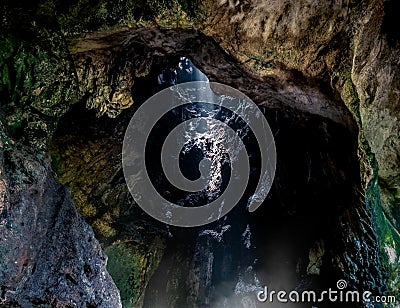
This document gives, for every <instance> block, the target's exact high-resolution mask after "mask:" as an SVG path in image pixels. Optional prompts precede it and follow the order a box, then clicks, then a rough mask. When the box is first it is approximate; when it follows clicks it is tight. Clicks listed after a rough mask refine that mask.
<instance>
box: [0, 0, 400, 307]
mask: <svg viewBox="0 0 400 308" xmlns="http://www.w3.org/2000/svg"><path fill="white" fill-rule="evenodd" d="M39 2H40V1H39ZM39 2H38V3H36V2H35V3H33V4H31V5H23V4H21V5H17V4H12V3H6V4H4V5H3V6H4V7H3V8H4V9H3V11H2V13H1V14H2V19H1V24H2V26H3V27H2V32H1V35H2V36H1V41H2V45H0V50H1V54H0V72H1V76H2V77H3V78H1V80H0V102H1V106H0V107H1V108H0V137H1V151H0V154H1V155H0V234H2V238H1V239H0V305H1V306H4V307H106V308H107V307H127V308H131V307H132V308H133V307H135V308H136V307H144V308H147V307H149V308H158V307H176V308H180V307H182V308H183V307H193V308H194V307H202V308H206V307H210V308H214V307H216V308H217V307H238V308H240V307H243V308H247V307H254V308H255V307H302V308H303V307H304V308H306V307H313V308H314V307H317V308H321V307H322V308H324V307H344V308H347V307H349V308H356V307H360V308H364V307H365V308H370V307H371V308H372V307H378V308H381V307H382V308H383V307H394V308H395V307H397V306H396V304H397V303H398V302H395V300H396V297H399V298H400V295H399V294H398V290H399V279H398V277H399V268H400V267H399V265H398V264H399V263H400V261H399V260H400V259H399V257H398V256H399V253H398V251H400V235H399V233H398V230H399V228H398V226H399V221H400V219H399V215H398V213H399V210H398V200H399V198H398V195H399V193H398V192H399V189H398V187H399V185H398V183H399V181H398V179H399V173H398V171H399V170H400V169H399V166H400V163H399V161H400V159H399V155H398V144H399V143H398V140H399V138H398V128H399V127H400V125H398V123H397V121H398V119H400V117H397V115H398V111H399V109H398V90H397V89H398V85H399V80H398V76H400V75H399V74H398V67H397V66H396V63H397V62H396V61H398V50H399V48H398V44H399V42H398V37H397V36H396V35H395V34H393V33H394V32H393V30H392V28H394V27H393V25H394V24H395V23H396V21H395V20H394V18H393V14H392V13H391V12H389V11H388V10H389V9H390V8H391V7H394V6H395V5H394V4H393V3H392V1H387V2H385V4H384V5H383V4H382V5H376V4H377V3H378V2H379V1H373V0H371V1H366V2H365V3H361V4H355V3H341V4H338V3H337V4H335V5H328V4H324V3H322V4H320V5H317V4H316V3H311V2H310V3H305V2H304V1H300V2H301V3H300V2H299V3H298V4H295V3H289V2H288V1H284V0H282V1H281V2H276V3H269V2H268V1H265V3H261V2H260V3H258V2H254V3H250V2H249V1H237V3H234V2H233V1H219V2H218V3H214V2H212V1H205V2H204V3H200V2H198V1H193V2H186V1H180V0H176V1H175V0H174V1H159V2H153V1H150V0H146V1H142V2H137V3H135V4H132V3H130V1H127V2H126V3H125V2H123V1H122V2H118V3H116V4H115V5H114V4H113V3H111V2H109V1H107V0H96V1H89V2H88V3H86V2H85V1H80V0H79V1H75V2H73V3H66V2H65V1H47V2H46V3H42V2H40V3H39ZM303 2H304V3H303ZM0 7H1V6H0ZM375 72H377V73H375ZM193 81H197V82H204V84H207V87H208V85H210V89H211V91H214V92H213V95H214V96H216V97H218V95H220V94H218V91H219V90H220V88H218V86H217V83H218V84H223V85H226V86H229V87H231V88H232V89H235V91H238V92H239V91H240V93H242V94H243V95H244V96H245V97H246V99H247V98H248V99H249V100H251V101H252V102H254V103H255V104H256V105H257V107H256V110H253V112H254V113H256V114H257V115H259V116H262V117H263V118H264V117H265V119H266V120H267V122H268V125H269V129H270V131H271V134H272V136H273V140H274V141H273V142H274V147H275V150H276V166H275V167H274V177H273V182H272V183H271V186H270V187H268V189H267V190H268V194H267V195H266V198H265V200H264V201H263V202H262V204H261V206H259V208H257V209H256V210H255V211H250V210H249V209H250V206H249V204H250V202H251V200H253V199H252V198H255V196H256V191H257V189H258V186H257V184H258V181H259V179H260V178H262V172H261V169H262V168H261V167H262V155H261V152H262V151H263V150H264V149H265V148H263V147H266V145H265V144H260V143H259V144H257V140H256V139H257V138H256V136H255V133H254V132H252V131H251V130H249V125H247V124H246V121H245V120H244V119H243V118H240V117H236V116H234V115H232V114H231V113H232V112H231V111H230V110H229V109H227V108H225V109H224V108H222V107H221V108H218V107H215V106H213V107H211V104H208V103H206V102H195V103H193V104H192V103H191V104H186V105H182V106H180V107H179V108H176V109H174V110H173V111H171V112H168V113H166V114H165V115H164V116H163V118H161V119H160V121H159V122H158V123H157V125H154V127H153V128H152V130H151V134H149V136H150V142H149V144H147V145H146V154H145V156H143V160H145V166H146V170H147V172H148V173H149V175H150V177H151V181H152V184H153V185H154V187H156V188H157V192H158V193H159V194H160V195H161V196H162V197H163V198H165V199H166V200H168V202H172V203H176V204H179V205H183V206H184V207H199V206H200V205H203V204H206V203H208V202H212V201H214V200H215V199H217V198H218V196H219V195H222V194H223V193H224V191H225V190H227V189H228V188H229V185H228V184H229V180H230V179H231V178H232V174H234V172H233V169H232V166H233V162H234V159H235V157H233V160H232V157H230V156H229V155H230V154H229V153H228V154H227V153H225V152H223V151H222V152H212V151H215V149H216V148H218V147H216V146H215V144H216V143H215V142H216V141H215V140H216V139H218V134H220V133H221V131H220V130H218V129H217V128H213V129H209V130H208V131H207V129H205V128H204V127H207V125H208V124H207V123H208V122H207V121H208V119H217V120H218V121H220V122H226V123H228V124H229V125H230V126H231V128H232V129H233V131H234V132H235V133H237V134H238V135H240V139H241V140H242V142H243V144H244V147H245V148H246V151H247V154H248V157H249V164H250V169H249V174H248V176H249V179H248V183H247V185H248V186H247V187H246V189H245V191H244V194H243V196H242V197H241V198H240V201H239V202H238V204H237V205H236V206H235V207H233V209H232V210H229V211H228V212H227V214H226V215H222V216H221V217H219V216H218V219H215V220H213V221H212V222H211V223H208V224H205V225H201V226H193V227H182V226H177V225H174V224H168V223H165V221H160V220H159V219H156V218H154V217H152V216H151V215H149V214H148V213H147V212H146V211H145V210H144V209H143V208H141V206H139V204H138V202H137V200H136V199H135V196H133V194H132V190H131V189H132V188H131V186H130V185H131V184H130V180H127V176H126V170H125V167H126V166H125V165H124V162H123V156H124V143H125V139H126V138H127V137H126V134H127V131H128V130H129V127H130V125H131V122H132V118H134V116H135V115H137V114H141V113H140V112H141V110H142V109H141V108H142V107H143V106H145V105H146V103H147V102H148V100H151V99H152V98H153V97H155V96H156V95H159V94H160V93H162V92H163V91H173V90H171V89H179V87H180V86H183V85H184V84H185V83H186V82H193ZM222 95H223V94H222ZM221 97H222V96H221ZM161 103H162V102H161ZM142 115H143V114H142ZM144 116H146V115H145V114H144ZM200 118H203V119H205V122H201V121H200V122H198V123H200V124H199V127H198V128H197V132H198V135H201V136H206V137H201V138H203V139H201V138H200V139H197V141H198V140H200V142H192V141H190V142H188V141H186V143H184V147H183V148H182V149H183V150H182V151H181V152H180V153H179V155H178V156H177V158H176V161H178V164H177V166H178V168H177V169H179V171H180V172H182V174H183V175H184V177H185V178H186V179H189V180H192V181H195V180H198V179H201V178H203V170H205V169H204V168H206V169H207V168H209V169H210V170H211V171H213V172H214V173H213V176H214V175H215V177H216V180H215V182H216V183H217V184H218V185H217V187H216V188H215V187H214V186H213V188H212V189H211V188H210V187H209V186H207V187H206V188H205V189H204V190H203V191H201V192H199V193H198V192H191V193H187V192H186V193H185V192H183V191H181V190H179V189H177V188H175V187H173V185H172V184H171V183H170V182H169V178H167V177H166V176H165V175H164V174H163V172H164V170H163V167H164V166H163V165H162V162H161V160H160V153H161V152H162V150H163V148H162V147H163V143H164V141H165V140H166V138H167V136H168V134H169V133H170V132H171V131H172V130H173V129H174V127H176V126H178V125H179V124H180V123H182V122H184V121H187V120H190V119H200ZM143 121H144V120H143ZM140 123H141V122H140V121H138V124H137V125H140ZM196 123H197V122H196ZM204 123H206V124H204ZM232 124H233V125H232ZM134 125H135V123H134ZM200 127H201V128H200ZM185 138H187V136H186V137H185ZM221 153H222V154H221ZM235 153H236V152H235ZM213 155H214V156H213ZM210 157H214V158H215V157H216V160H213V159H210ZM216 161H217V163H216ZM208 163H209V165H207V164H208ZM203 164H206V165H207V166H208V167H207V166H206V167H205V165H203ZM215 166H217V167H215ZM213 168H214V169H213ZM207 170H208V169H207ZM137 181H138V182H139V179H137ZM139 183H140V182H139ZM139 185H140V184H139ZM264 186H268V185H265V183H264ZM256 187H257V188H256ZM264 188H265V187H264ZM211 190H212V193H211V192H210V191H211ZM215 191H216V192H217V193H218V194H217V193H215V194H214V192H215ZM221 208H222V207H221ZM168 215H169V213H168V212H167V211H165V216H166V217H169V216H168ZM331 289H333V290H335V291H337V292H339V291H343V292H347V291H348V292H358V294H365V292H367V293H369V294H370V295H371V294H372V296H373V299H374V300H375V302H371V301H369V300H366V299H365V298H362V299H360V300H358V301H352V302H350V301H347V302H346V301H343V300H338V299H336V300H332V299H329V300H328V299H327V298H324V300H321V301H319V300H318V299H319V296H318V295H319V294H321V293H322V292H326V291H328V290H331ZM266 290H268V292H269V293H268V294H269V295H270V296H271V295H272V294H271V291H272V293H275V299H274V300H271V299H269V301H268V302H263V301H261V300H260V298H258V296H259V295H260V294H261V295H266ZM293 291H295V292H297V293H302V292H305V293H304V294H309V293H307V292H310V291H312V292H315V293H316V294H317V295H316V297H315V298H314V299H312V298H311V299H309V300H301V299H299V300H297V302H296V301H286V302H282V301H279V300H278V292H285V294H286V295H287V294H289V293H290V292H293ZM379 295H383V296H388V297H384V299H385V300H394V301H393V302H390V301H388V302H386V303H385V302H382V303H379V302H377V301H376V300H377V298H376V297H375V296H379ZM395 296H396V297H395ZM397 300H398V299H397Z"/></svg>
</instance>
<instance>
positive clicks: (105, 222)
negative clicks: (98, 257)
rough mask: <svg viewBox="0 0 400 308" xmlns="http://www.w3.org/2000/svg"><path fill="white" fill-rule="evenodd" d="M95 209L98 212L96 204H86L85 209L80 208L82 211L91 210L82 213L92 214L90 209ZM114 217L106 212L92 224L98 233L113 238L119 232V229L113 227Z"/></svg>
mask: <svg viewBox="0 0 400 308" xmlns="http://www.w3.org/2000/svg"><path fill="white" fill-rule="evenodd" d="M91 210H92V211H94V214H95V213H96V212H95V211H96V208H95V207H94V206H85V207H84V209H80V211H81V212H82V211H89V213H82V215H84V216H85V214H86V215H92V213H90V211H91ZM112 223H113V219H112V217H111V215H110V214H109V213H105V214H104V215H103V216H102V217H101V218H99V219H96V220H95V221H94V223H93V225H92V227H93V229H94V231H95V232H96V234H100V235H102V236H104V237H107V238H111V237H114V236H115V235H116V234H117V231H116V230H115V229H114V228H113V227H112Z"/></svg>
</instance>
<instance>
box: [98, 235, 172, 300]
mask: <svg viewBox="0 0 400 308" xmlns="http://www.w3.org/2000/svg"><path fill="white" fill-rule="evenodd" d="M163 246H164V244H163V242H162V240H161V239H159V238H157V237H156V238H155V239H154V241H153V243H151V244H150V245H149V246H148V247H146V248H144V247H140V246H134V245H132V243H129V242H120V241H119V242H116V243H114V244H112V245H111V246H109V247H107V248H105V250H104V251H105V253H106V255H107V256H108V262H107V270H108V272H109V273H110V275H111V276H112V278H113V280H114V282H115V284H116V285H117V287H118V289H119V291H120V295H121V301H122V305H123V307H125V308H127V307H141V305H142V301H143V296H144V290H145V288H146V285H147V282H148V280H149V279H150V277H151V275H152V274H153V272H154V270H155V268H156V267H157V266H158V263H159V262H160V260H161V256H162V250H163Z"/></svg>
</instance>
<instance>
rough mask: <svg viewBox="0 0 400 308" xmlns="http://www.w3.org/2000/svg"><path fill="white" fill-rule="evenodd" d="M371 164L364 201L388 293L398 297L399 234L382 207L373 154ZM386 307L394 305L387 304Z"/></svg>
mask: <svg viewBox="0 0 400 308" xmlns="http://www.w3.org/2000/svg"><path fill="white" fill-rule="evenodd" d="M369 156H370V159H373V161H372V163H371V165H372V167H373V169H374V176H373V178H372V180H371V181H370V183H369V184H368V187H367V190H366V202H367V206H369V207H370V208H371V209H372V210H373V213H374V215H375V222H376V226H377V230H378V233H379V234H378V235H379V244H380V245H379V246H380V259H381V263H382V267H383V268H382V271H383V272H384V273H386V274H387V276H388V279H387V285H388V294H387V295H394V296H396V298H400V279H399V277H400V234H399V233H398V231H397V230H396V229H395V228H394V227H393V225H392V224H391V223H390V221H389V220H388V219H387V218H386V215H385V213H384V211H383V209H382V205H381V199H380V189H379V185H378V166H377V162H376V160H375V159H374V157H373V155H372V154H370V155H369ZM386 307H393V308H394V307H395V306H391V305H387V306H386Z"/></svg>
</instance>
